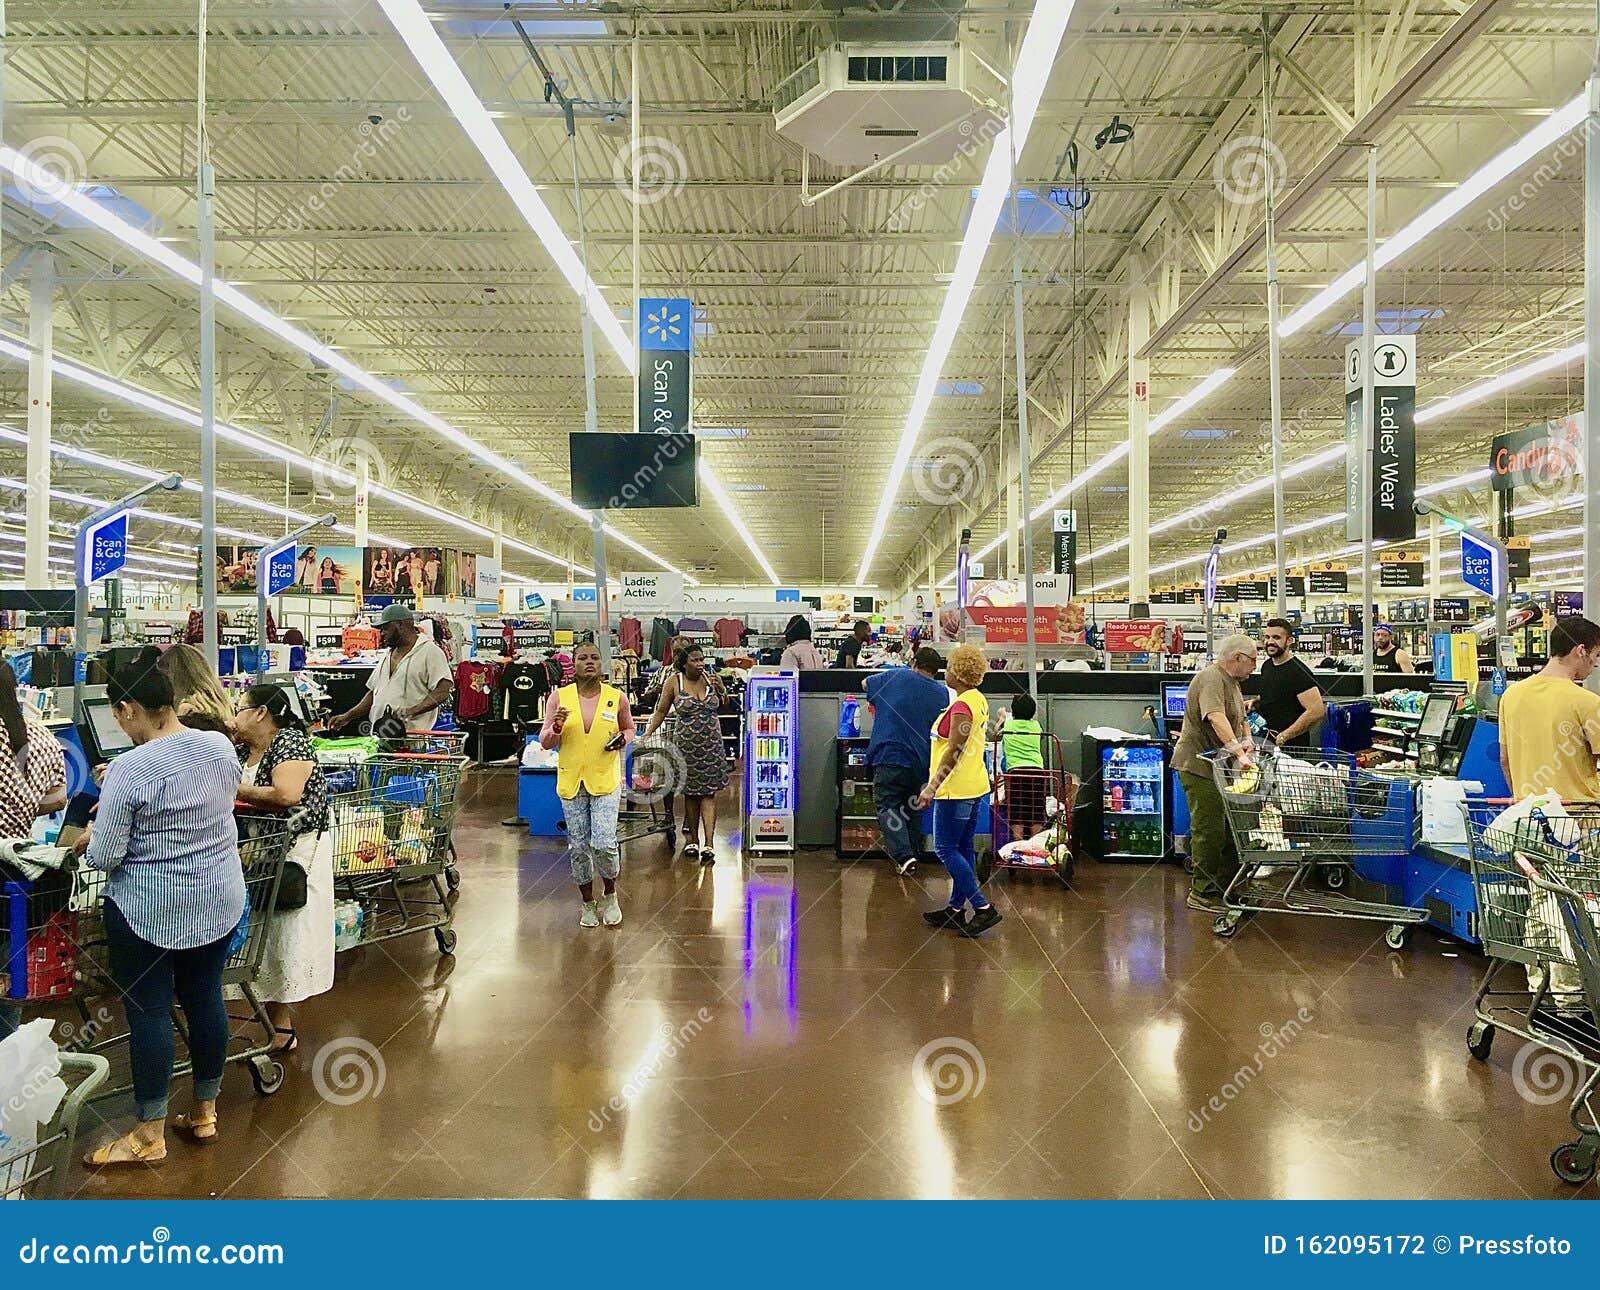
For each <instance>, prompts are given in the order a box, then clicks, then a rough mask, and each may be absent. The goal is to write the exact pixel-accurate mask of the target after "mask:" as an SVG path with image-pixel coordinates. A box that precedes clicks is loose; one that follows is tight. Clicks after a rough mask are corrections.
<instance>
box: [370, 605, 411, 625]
mask: <svg viewBox="0 0 1600 1290" xmlns="http://www.w3.org/2000/svg"><path fill="white" fill-rule="evenodd" d="M415 619H416V615H415V614H413V613H412V612H411V611H410V610H409V609H407V608H406V607H405V606H404V605H385V606H384V607H383V612H382V613H381V614H379V615H378V626H379V627H387V626H388V625H389V624H390V623H409V622H413V621H415Z"/></svg>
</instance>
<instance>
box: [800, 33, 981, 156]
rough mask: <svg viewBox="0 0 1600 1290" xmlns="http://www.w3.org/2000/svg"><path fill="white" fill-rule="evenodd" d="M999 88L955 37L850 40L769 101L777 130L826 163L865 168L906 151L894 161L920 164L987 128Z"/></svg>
mask: <svg viewBox="0 0 1600 1290" xmlns="http://www.w3.org/2000/svg"><path fill="white" fill-rule="evenodd" d="M1001 92H1003V87H1002V85H1001V82H1000V79H999V77H997V76H996V75H995V74H994V73H993V72H992V71H991V70H990V68H989V67H988V66H987V64H985V63H984V62H983V60H982V59H980V58H979V57H978V56H977V55H976V54H973V53H972V52H971V51H969V50H968V49H967V48H966V47H965V46H964V45H962V44H961V43H959V42H955V41H923V42H917V43H914V44H908V43H904V42H894V41H871V42H867V41H858V42H854V43H845V44H839V45H834V46H832V47H831V48H829V49H825V50H823V51H822V53H820V54H818V55H817V56H816V57H815V58H813V59H812V60H811V61H810V62H809V63H807V64H806V65H805V66H804V67H802V68H800V70H799V71H797V72H795V73H794V74H793V75H792V76H789V77H788V78H787V79H785V80H784V81H783V82H782V83H781V84H780V85H779V86H778V88H777V91H776V93H774V95H773V100H772V106H773V115H774V117H775V118H776V121H777V127H778V133H779V134H780V135H781V136H782V137H783V138H785V139H788V140H790V141H791V142H792V143H796V144H798V145H799V146H800V147H802V148H804V149H805V150H806V151H807V152H809V153H811V154H812V155H813V156H817V157H821V158H822V159H823V160H825V161H831V162H833V163H835V164H837V165H841V166H864V165H869V164H871V163H872V162H875V161H880V160H882V159H883V158H885V157H887V156H889V155H890V154H892V153H897V152H901V151H902V150H903V149H906V150H907V151H905V152H904V155H902V156H901V157H899V158H898V159H897V160H898V163H899V164H903V165H908V166H925V165H938V164H939V163H941V162H945V161H949V160H950V159H951V158H953V157H955V156H956V155H957V154H958V153H959V152H960V151H961V150H962V147H963V145H964V144H965V145H967V146H969V147H970V146H971V145H970V142H969V141H970V140H972V139H973V138H975V137H977V136H978V135H980V134H982V135H984V136H985V137H989V136H991V135H992V133H993V132H994V131H995V129H996V128H997V126H998V124H999V120H1000V117H999V113H998V112H997V111H996V107H995V101H994V100H995V96H996V95H997V94H999V93H1001ZM941 131H942V133H941ZM935 136H936V137H935ZM918 140H926V142H925V143H924V144H922V145H921V146H919V145H918Z"/></svg>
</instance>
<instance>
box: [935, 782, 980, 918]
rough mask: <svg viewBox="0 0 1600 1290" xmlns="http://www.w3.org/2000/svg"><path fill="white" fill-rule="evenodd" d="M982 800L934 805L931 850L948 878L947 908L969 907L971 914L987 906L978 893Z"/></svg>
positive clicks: (939, 801) (964, 799) (945, 801)
mask: <svg viewBox="0 0 1600 1290" xmlns="http://www.w3.org/2000/svg"><path fill="white" fill-rule="evenodd" d="M982 804H983V799H982V798H981V797H940V798H936V799H934V803H933V849H934V850H935V851H936V852H938V854H939V860H940V862H941V863H942V864H943V865H944V867H945V869H946V871H947V872H948V873H949V874H950V908H951V909H960V908H961V907H962V906H963V905H966V904H971V906H972V908H973V909H974V910H978V909H984V908H987V906H988V904H989V902H988V901H987V900H985V899H984V898H983V895H982V893H980V892H979V891H978V852H977V849H976V847H975V846H974V841H973V840H974V839H975V838H976V837H977V833H978V807H979V806H981V805H982Z"/></svg>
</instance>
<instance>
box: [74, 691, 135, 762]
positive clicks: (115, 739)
mask: <svg viewBox="0 0 1600 1290" xmlns="http://www.w3.org/2000/svg"><path fill="white" fill-rule="evenodd" d="M83 715H84V716H85V717H86V718H88V725H89V729H90V731H91V732H92V733H93V735H94V742H95V745H96V746H97V747H98V749H99V751H100V755H101V756H102V757H106V758H110V757H115V756H116V755H117V754H118V753H125V752H127V751H128V750H129V749H130V748H132V747H133V740H132V739H130V738H128V735H127V732H126V731H125V730H123V728H122V727H121V726H119V725H118V724H117V718H116V714H115V713H114V712H113V711H112V709H111V701H110V700H109V699H86V700H84V704H83Z"/></svg>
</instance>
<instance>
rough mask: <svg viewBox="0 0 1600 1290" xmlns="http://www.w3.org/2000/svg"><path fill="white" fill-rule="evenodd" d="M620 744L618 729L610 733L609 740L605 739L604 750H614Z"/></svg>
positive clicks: (620, 738)
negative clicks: (614, 732) (612, 733)
mask: <svg viewBox="0 0 1600 1290" xmlns="http://www.w3.org/2000/svg"><path fill="white" fill-rule="evenodd" d="M622 744H623V737H622V731H620V730H619V731H617V733H616V734H614V735H612V736H611V738H610V739H609V740H607V741H606V747H605V750H606V752H616V751H617V749H618V748H621V747H622Z"/></svg>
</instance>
